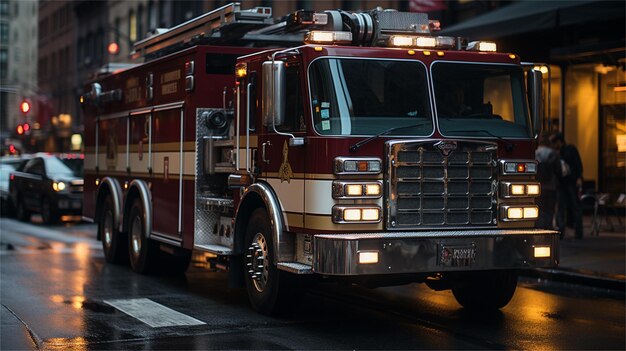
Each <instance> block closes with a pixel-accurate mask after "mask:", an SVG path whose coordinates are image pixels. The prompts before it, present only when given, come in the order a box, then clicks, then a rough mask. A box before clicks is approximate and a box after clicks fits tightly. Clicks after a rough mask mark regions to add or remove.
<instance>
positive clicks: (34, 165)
mask: <svg viewBox="0 0 626 351" xmlns="http://www.w3.org/2000/svg"><path fill="white" fill-rule="evenodd" d="M43 170H44V168H43V160H42V159H40V158H34V159H32V160H30V161H28V163H27V164H26V166H24V172H25V173H29V174H34V175H43V173H44V172H43Z"/></svg>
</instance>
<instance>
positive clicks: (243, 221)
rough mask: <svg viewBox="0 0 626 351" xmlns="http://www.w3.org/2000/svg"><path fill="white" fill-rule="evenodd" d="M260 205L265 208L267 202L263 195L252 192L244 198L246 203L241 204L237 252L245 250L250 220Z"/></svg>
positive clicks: (236, 232)
mask: <svg viewBox="0 0 626 351" xmlns="http://www.w3.org/2000/svg"><path fill="white" fill-rule="evenodd" d="M260 207H262V208H265V203H264V202H263V199H262V198H261V196H260V195H258V194H256V193H250V194H249V195H248V196H246V198H245V199H244V203H242V204H241V205H239V208H238V209H237V217H236V222H235V243H234V244H235V247H234V248H235V254H241V253H242V252H243V250H244V247H243V246H244V238H245V236H246V228H247V227H248V221H249V220H250V216H251V215H252V212H254V210H256V209H257V208H260Z"/></svg>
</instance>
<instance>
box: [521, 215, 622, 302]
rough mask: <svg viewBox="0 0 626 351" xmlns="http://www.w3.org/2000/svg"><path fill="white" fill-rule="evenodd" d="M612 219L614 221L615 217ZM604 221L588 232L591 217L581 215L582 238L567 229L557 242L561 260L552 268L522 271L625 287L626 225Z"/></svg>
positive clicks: (542, 275) (614, 287)
mask: <svg viewBox="0 0 626 351" xmlns="http://www.w3.org/2000/svg"><path fill="white" fill-rule="evenodd" d="M614 222H615V221H614ZM608 229H609V228H607V226H606V225H604V226H602V227H601V228H600V234H599V235H598V236H590V234H589V233H590V231H591V217H590V216H585V218H584V235H583V239H582V240H576V239H574V233H573V229H568V230H567V231H566V233H565V238H564V239H563V240H561V242H560V244H561V245H560V250H561V251H560V252H561V262H560V265H559V267H557V268H555V269H536V270H534V271H528V272H525V273H524V275H531V276H535V277H541V278H546V279H550V280H556V281H562V282H568V283H575V284H584V285H591V286H597V287H601V288H608V289H613V290H621V291H624V290H625V287H626V229H625V228H624V227H619V226H615V227H614V228H613V231H611V232H609V231H608Z"/></svg>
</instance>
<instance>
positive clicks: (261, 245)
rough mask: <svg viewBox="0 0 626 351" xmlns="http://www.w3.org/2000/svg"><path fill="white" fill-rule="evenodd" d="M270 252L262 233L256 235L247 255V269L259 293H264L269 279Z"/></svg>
mask: <svg viewBox="0 0 626 351" xmlns="http://www.w3.org/2000/svg"><path fill="white" fill-rule="evenodd" d="M268 256H269V252H268V247H267V240H265V236H263V234H262V233H256V234H255V235H254V238H253V239H252V244H251V245H250V247H249V248H248V254H247V255H246V268H247V269H248V275H249V276H250V278H251V279H252V284H253V285H254V288H255V289H256V290H257V291H258V292H263V291H264V290H265V287H266V286H267V281H268V277H269V257H268Z"/></svg>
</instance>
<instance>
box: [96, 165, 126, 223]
mask: <svg viewBox="0 0 626 351" xmlns="http://www.w3.org/2000/svg"><path fill="white" fill-rule="evenodd" d="M105 184H106V186H107V187H108V188H109V190H110V191H109V192H110V193H111V196H112V197H113V224H114V225H115V227H116V228H118V230H120V231H122V223H123V221H122V218H123V217H124V213H123V212H122V199H123V198H124V197H123V195H122V194H123V192H122V187H121V186H120V183H119V182H118V181H117V179H115V178H112V177H104V178H102V180H100V184H99V185H98V190H97V191H96V194H97V196H96V199H97V198H98V196H99V195H100V192H101V191H104V190H102V189H104V187H103V186H104V185H105Z"/></svg>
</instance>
